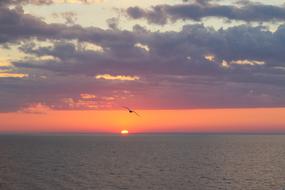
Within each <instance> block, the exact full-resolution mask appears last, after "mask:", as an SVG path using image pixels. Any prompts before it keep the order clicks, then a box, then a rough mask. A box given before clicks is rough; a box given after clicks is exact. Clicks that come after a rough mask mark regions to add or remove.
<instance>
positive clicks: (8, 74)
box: [0, 72, 29, 78]
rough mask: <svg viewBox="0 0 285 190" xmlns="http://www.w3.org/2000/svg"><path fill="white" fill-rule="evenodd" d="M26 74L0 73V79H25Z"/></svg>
mask: <svg viewBox="0 0 285 190" xmlns="http://www.w3.org/2000/svg"><path fill="white" fill-rule="evenodd" d="M26 77H29V75H28V74H23V73H7V72H0V78H26Z"/></svg>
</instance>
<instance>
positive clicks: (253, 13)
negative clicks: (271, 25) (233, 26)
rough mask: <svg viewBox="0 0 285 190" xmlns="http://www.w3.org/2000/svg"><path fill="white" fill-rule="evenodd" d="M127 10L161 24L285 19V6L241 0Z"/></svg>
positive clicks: (132, 16) (129, 12)
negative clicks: (169, 22)
mask: <svg viewBox="0 0 285 190" xmlns="http://www.w3.org/2000/svg"><path fill="white" fill-rule="evenodd" d="M126 12H127V14H128V16H129V17H131V18H133V19H146V20H147V21H148V22H149V23H154V24H160V25H163V24H166V23H167V21H168V20H171V21H176V20H179V19H182V20H187V19H190V20H195V21H200V20H201V19H203V18H207V17H218V18H224V19H229V20H241V21H246V22H251V21H256V22H268V21H274V20H279V21H283V20H284V19H285V7H283V6H274V5H265V4H260V3H251V2H240V5H239V6H236V5H221V4H216V3H211V2H208V1H196V2H194V3H183V4H179V5H157V6H153V7H152V8H151V9H142V8H140V7H129V8H128V9H127V10H126Z"/></svg>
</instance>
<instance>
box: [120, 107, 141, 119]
mask: <svg viewBox="0 0 285 190" xmlns="http://www.w3.org/2000/svg"><path fill="white" fill-rule="evenodd" d="M122 108H125V109H127V110H128V111H129V113H134V114H136V115H137V116H139V117H140V115H139V114H138V113H137V112H136V111H134V110H131V109H130V108H128V107H126V106H122Z"/></svg>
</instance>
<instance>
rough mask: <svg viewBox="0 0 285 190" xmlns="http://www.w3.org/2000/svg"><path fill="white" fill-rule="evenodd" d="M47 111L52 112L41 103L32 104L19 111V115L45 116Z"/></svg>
mask: <svg viewBox="0 0 285 190" xmlns="http://www.w3.org/2000/svg"><path fill="white" fill-rule="evenodd" d="M49 111H52V109H51V108H50V107H49V106H48V105H45V104H43V103H33V104H30V105H28V106H27V107H24V108H22V109H21V110H20V112H21V113H27V114H46V113H47V112H49Z"/></svg>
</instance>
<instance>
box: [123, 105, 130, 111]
mask: <svg viewBox="0 0 285 190" xmlns="http://www.w3.org/2000/svg"><path fill="white" fill-rule="evenodd" d="M122 108H125V109H127V110H129V111H131V110H130V108H128V107H126V106H122Z"/></svg>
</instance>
